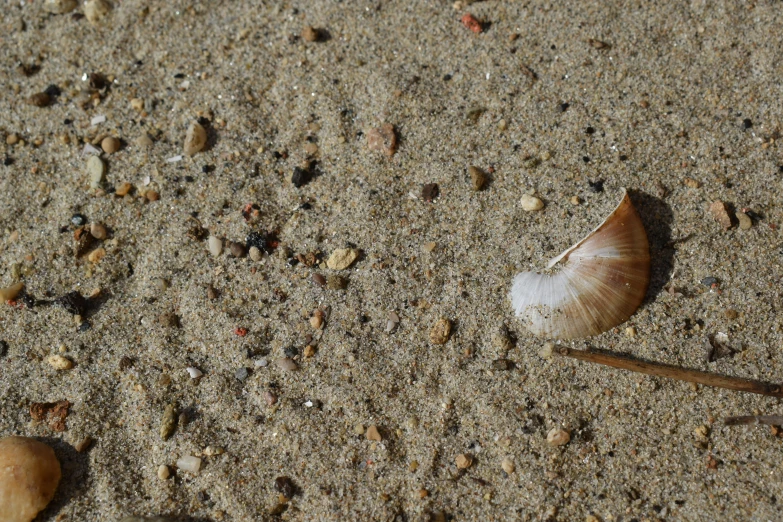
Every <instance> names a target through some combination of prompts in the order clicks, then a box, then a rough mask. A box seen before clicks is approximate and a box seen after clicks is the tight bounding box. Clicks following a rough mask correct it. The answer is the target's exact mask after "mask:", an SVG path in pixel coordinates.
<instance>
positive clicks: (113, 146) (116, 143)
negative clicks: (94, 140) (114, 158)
mask: <svg viewBox="0 0 783 522" xmlns="http://www.w3.org/2000/svg"><path fill="white" fill-rule="evenodd" d="M101 148H102V149H103V152H105V153H106V154H114V153H115V152H117V151H118V150H120V140H118V139H117V138H115V137H114V136H106V137H105V138H103V140H102V141H101Z"/></svg>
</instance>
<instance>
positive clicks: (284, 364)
mask: <svg viewBox="0 0 783 522" xmlns="http://www.w3.org/2000/svg"><path fill="white" fill-rule="evenodd" d="M275 364H276V365H277V366H278V367H279V368H280V369H282V370H285V371H287V372H292V371H294V370H296V369H297V368H298V366H297V365H296V363H295V362H294V361H293V360H291V359H289V358H288V357H283V358H282V359H277V360H276V361H275Z"/></svg>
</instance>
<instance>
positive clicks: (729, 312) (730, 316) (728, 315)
mask: <svg viewBox="0 0 783 522" xmlns="http://www.w3.org/2000/svg"><path fill="white" fill-rule="evenodd" d="M723 315H725V316H726V319H728V320H729V321H733V320H734V319H736V318H737V317H739V314H738V313H737V311H736V310H733V309H728V310H726V311H725V312H723Z"/></svg>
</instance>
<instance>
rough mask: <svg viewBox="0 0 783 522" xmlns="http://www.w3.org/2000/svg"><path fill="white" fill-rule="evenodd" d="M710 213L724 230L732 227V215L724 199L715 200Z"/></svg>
mask: <svg viewBox="0 0 783 522" xmlns="http://www.w3.org/2000/svg"><path fill="white" fill-rule="evenodd" d="M710 213H711V214H712V217H713V218H714V219H715V221H717V222H718V223H719V224H720V226H721V227H723V230H728V229H730V228H731V216H730V215H729V213H728V211H727V210H726V204H725V203H724V202H723V201H720V200H718V201H713V202H712V204H710Z"/></svg>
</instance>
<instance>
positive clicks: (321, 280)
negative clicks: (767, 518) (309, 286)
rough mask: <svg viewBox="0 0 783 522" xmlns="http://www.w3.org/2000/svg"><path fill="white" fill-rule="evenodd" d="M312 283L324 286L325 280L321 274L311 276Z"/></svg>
mask: <svg viewBox="0 0 783 522" xmlns="http://www.w3.org/2000/svg"><path fill="white" fill-rule="evenodd" d="M313 283H315V284H317V285H318V286H324V285H326V278H325V277H324V276H322V275H321V274H313Z"/></svg>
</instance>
